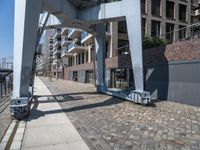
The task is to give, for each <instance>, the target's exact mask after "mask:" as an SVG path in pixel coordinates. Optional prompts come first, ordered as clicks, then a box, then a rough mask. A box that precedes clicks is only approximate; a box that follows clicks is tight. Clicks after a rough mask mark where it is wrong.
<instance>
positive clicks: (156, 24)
mask: <svg viewBox="0 0 200 150" xmlns="http://www.w3.org/2000/svg"><path fill="white" fill-rule="evenodd" d="M159 35H160V21H154V20H152V21H151V36H152V37H155V36H159Z"/></svg>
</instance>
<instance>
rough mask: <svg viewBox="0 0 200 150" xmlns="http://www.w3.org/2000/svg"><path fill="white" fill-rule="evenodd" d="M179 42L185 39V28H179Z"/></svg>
mask: <svg viewBox="0 0 200 150" xmlns="http://www.w3.org/2000/svg"><path fill="white" fill-rule="evenodd" d="M179 29H181V30H179V40H184V39H185V38H186V28H185V26H181V25H180V26H179Z"/></svg>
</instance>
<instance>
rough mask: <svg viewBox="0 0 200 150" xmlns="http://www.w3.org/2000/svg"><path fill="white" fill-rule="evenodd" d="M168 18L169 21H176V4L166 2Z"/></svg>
mask: <svg viewBox="0 0 200 150" xmlns="http://www.w3.org/2000/svg"><path fill="white" fill-rule="evenodd" d="M166 17H167V18H168V19H174V2H171V1H167V2H166Z"/></svg>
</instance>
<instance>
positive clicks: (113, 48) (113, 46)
mask: <svg viewBox="0 0 200 150" xmlns="http://www.w3.org/2000/svg"><path fill="white" fill-rule="evenodd" d="M110 27H111V28H110V32H111V40H110V57H115V56H117V55H118V50H117V48H118V22H111V23H110Z"/></svg>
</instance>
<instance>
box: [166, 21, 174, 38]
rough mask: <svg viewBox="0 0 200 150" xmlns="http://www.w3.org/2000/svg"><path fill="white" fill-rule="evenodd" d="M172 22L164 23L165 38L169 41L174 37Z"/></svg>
mask: <svg viewBox="0 0 200 150" xmlns="http://www.w3.org/2000/svg"><path fill="white" fill-rule="evenodd" d="M173 31H174V24H171V23H167V24H166V39H167V40H169V41H173V37H174V32H173Z"/></svg>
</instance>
